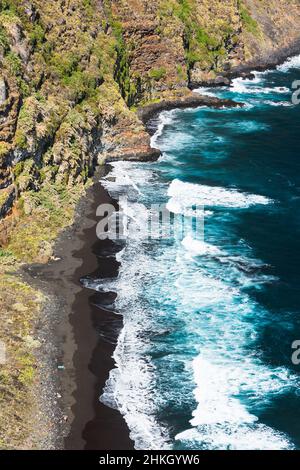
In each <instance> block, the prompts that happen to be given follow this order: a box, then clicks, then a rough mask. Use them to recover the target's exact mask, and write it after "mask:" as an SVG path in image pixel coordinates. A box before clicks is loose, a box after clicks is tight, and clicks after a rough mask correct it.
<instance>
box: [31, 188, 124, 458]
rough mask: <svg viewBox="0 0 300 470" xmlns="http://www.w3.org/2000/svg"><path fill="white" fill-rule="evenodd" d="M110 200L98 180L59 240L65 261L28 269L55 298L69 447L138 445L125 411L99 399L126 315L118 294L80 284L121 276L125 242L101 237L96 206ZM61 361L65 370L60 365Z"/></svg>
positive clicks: (57, 251) (59, 374) (58, 250)
mask: <svg viewBox="0 0 300 470" xmlns="http://www.w3.org/2000/svg"><path fill="white" fill-rule="evenodd" d="M104 202H105V203H106V202H112V200H111V198H110V197H109V195H108V194H107V192H106V191H105V190H104V189H103V188H102V186H101V185H100V183H95V184H94V186H93V187H92V188H90V189H89V190H88V194H87V196H86V197H85V198H84V200H83V201H82V203H81V204H80V205H79V208H78V215H77V218H76V222H75V223H74V225H73V226H72V227H71V228H70V229H68V230H66V231H65V232H64V233H63V235H62V236H61V237H60V239H59V241H58V243H57V246H56V249H55V256H56V257H58V258H60V259H59V260H58V261H51V262H50V263H48V264H47V265H45V266H31V267H29V268H28V270H27V272H29V273H30V275H31V276H32V277H33V278H34V279H35V280H36V283H37V284H38V286H39V287H42V289H43V290H44V291H46V292H47V293H48V294H50V301H51V302H53V305H51V306H50V309H51V310H52V311H53V320H54V322H55V327H54V328H53V329H52V331H53V334H54V335H55V338H53V340H54V341H55V343H56V351H57V353H56V357H53V361H54V362H55V361H56V364H55V368H54V370H55V371H56V373H57V377H56V378H54V380H56V379H57V380H56V381H57V383H58V387H59V389H60V393H61V395H62V398H61V403H62V408H63V409H62V411H63V414H64V415H65V417H66V418H65V419H66V426H67V431H66V432H65V434H66V437H65V439H64V445H63V447H64V448H65V449H93V450H127V449H133V443H132V441H131V440H130V438H129V430H128V427H127V425H126V423H125V421H124V419H123V417H122V416H121V414H120V413H119V412H118V411H116V410H113V409H111V408H108V407H106V406H105V405H103V404H102V403H100V401H99V396H100V395H101V392H102V390H103V387H104V385H105V382H106V380H107V378H108V376H109V371H110V370H111V369H112V368H113V367H114V360H113V359H112V355H113V352H114V349H115V346H116V342H117V338H118V335H119V332H120V330H121V328H122V317H121V316H120V315H116V314H115V313H114V310H113V301H114V299H115V297H116V294H115V293H108V294H105V295H104V294H101V293H96V292H95V291H93V290H90V289H86V288H84V287H83V286H82V284H81V283H80V279H81V278H82V277H86V276H88V277H92V278H93V277H95V278H98V279H99V278H101V277H102V276H103V277H110V276H112V277H113V276H117V275H118V268H119V266H118V263H117V261H116V259H115V257H114V254H115V253H116V251H118V250H120V249H121V246H117V245H114V244H113V243H112V242H111V241H107V240H106V241H101V240H99V239H98V238H97V235H96V225H97V223H98V222H99V220H100V219H99V218H97V217H96V209H97V207H98V205H99V204H101V203H104ZM101 306H102V307H104V308H101ZM48 309H49V305H48ZM57 312H59V314H58V315H57ZM50 321H51V317H50ZM51 340H52V339H51V338H50V341H51ZM58 365H63V367H64V369H61V368H59V369H58V368H57V366H58ZM74 386H76V389H75V390H74ZM67 417H68V418H67Z"/></svg>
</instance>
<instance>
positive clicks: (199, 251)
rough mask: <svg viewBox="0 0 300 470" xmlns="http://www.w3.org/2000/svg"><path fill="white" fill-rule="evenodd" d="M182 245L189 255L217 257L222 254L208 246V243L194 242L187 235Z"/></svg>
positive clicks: (217, 249) (213, 247) (215, 248)
mask: <svg viewBox="0 0 300 470" xmlns="http://www.w3.org/2000/svg"><path fill="white" fill-rule="evenodd" d="M182 245H183V246H184V248H185V249H186V250H188V251H189V252H190V253H192V254H194V255H198V256H204V255H210V256H217V255H221V254H222V252H221V250H219V248H217V247H216V246H213V245H210V244H209V243H206V242H204V241H201V240H196V239H194V238H193V237H192V236H191V235H187V236H186V237H185V238H184V239H183V240H182Z"/></svg>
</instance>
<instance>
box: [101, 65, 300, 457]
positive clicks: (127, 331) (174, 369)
mask: <svg viewBox="0 0 300 470" xmlns="http://www.w3.org/2000/svg"><path fill="white" fill-rule="evenodd" d="M297 79H299V80H300V57H298V58H293V59H291V60H289V61H287V62H286V63H285V64H283V65H282V66H280V67H278V68H277V69H276V70H273V71H266V72H263V73H262V72H260V73H258V72H256V73H255V79H253V80H242V79H236V80H234V82H233V85H232V86H231V87H230V88H229V87H222V88H218V89H216V88H212V89H208V88H205V89H200V90H198V92H200V93H204V94H205V93H206V94H212V95H215V96H219V97H226V98H232V99H235V100H237V101H241V102H243V103H245V106H244V108H241V109H219V110H215V109H209V108H206V107H203V108H198V109H194V110H191V109H186V110H174V111H170V112H164V113H162V114H161V115H160V117H159V120H158V130H157V132H156V134H155V135H154V136H153V139H152V145H153V146H156V147H159V148H160V149H161V150H162V152H163V155H162V157H161V158H160V160H159V161H158V162H156V163H129V162H117V163H114V164H113V165H112V171H111V172H110V174H109V175H108V176H107V177H106V178H104V179H103V184H104V186H105V187H106V188H107V189H108V191H109V192H110V194H111V195H112V196H113V197H115V198H120V197H123V196H127V197H128V201H127V202H126V203H124V202H123V203H122V202H121V210H123V211H124V212H125V213H126V214H127V215H128V216H129V218H130V223H129V235H130V236H129V238H128V240H127V243H126V246H125V248H124V249H123V251H121V252H120V253H119V254H118V259H119V261H121V268H120V273H119V277H118V278H117V279H115V280H99V282H96V283H95V284H94V286H93V287H94V288H95V289H97V290H104V291H115V292H117V294H118V298H117V300H116V307H117V310H118V312H119V313H120V314H122V315H123V316H124V328H123V331H122V332H121V335H120V337H119V341H118V345H117V348H116V351H115V353H114V358H115V362H116V368H115V369H114V370H112V371H111V373H110V377H109V380H108V381H107V384H106V387H105V390H104V392H103V394H102V396H101V398H100V399H101V400H102V401H103V402H104V403H106V404H107V405H109V406H111V407H115V408H117V409H119V410H120V412H121V413H122V414H123V416H124V418H125V420H126V422H127V424H128V426H129V429H130V432H131V437H132V439H133V440H134V442H135V447H136V449H199V450H203V449H209V450H210V449H252V450H254V449H299V448H300V393H299V391H300V389H299V379H300V377H299V372H300V366H297V365H293V363H292V360H291V356H292V352H293V351H292V348H291V344H292V342H293V341H294V340H297V339H300V289H299V282H300V250H299V248H300V213H299V203H300V165H299V158H300V133H299V122H300V105H298V106H296V105H293V104H292V102H291V95H292V88H291V87H292V83H293V81H294V80H297ZM195 92H197V91H195ZM158 203H160V204H165V205H166V207H167V208H168V210H169V211H170V212H171V213H173V214H177V215H178V214H179V215H180V214H182V215H186V216H187V217H188V216H190V215H191V213H192V214H193V216H194V217H195V218H197V217H199V218H200V217H202V219H203V217H204V238H203V237H202V238H201V236H199V237H198V236H197V233H194V232H191V233H188V234H184V236H183V237H182V236H181V233H180V232H178V233H177V232H176V231H175V235H174V236H172V237H169V238H165V239H158V238H157V239H149V238H147V236H146V235H147V233H146V225H147V222H146V221H147V217H148V216H149V212H150V211H151V210H152V209H151V205H152V204H158ZM198 205H201V206H202V205H203V206H204V211H202V212H201V211H200V212H201V213H198V212H197V211H195V206H198Z"/></svg>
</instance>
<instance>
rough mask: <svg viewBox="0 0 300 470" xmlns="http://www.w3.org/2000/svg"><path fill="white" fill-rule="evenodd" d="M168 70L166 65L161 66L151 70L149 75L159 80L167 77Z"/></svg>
mask: <svg viewBox="0 0 300 470" xmlns="http://www.w3.org/2000/svg"><path fill="white" fill-rule="evenodd" d="M166 73H167V71H166V69H165V67H159V68H158V69H152V70H150V72H149V74H148V75H149V77H150V78H152V79H153V80H156V81H159V80H161V79H162V78H164V77H165V75H166Z"/></svg>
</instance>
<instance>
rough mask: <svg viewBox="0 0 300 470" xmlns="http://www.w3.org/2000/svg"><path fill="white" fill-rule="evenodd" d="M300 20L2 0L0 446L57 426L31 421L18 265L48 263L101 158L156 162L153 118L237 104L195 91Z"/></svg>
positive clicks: (288, 34) (293, 3)
mask: <svg viewBox="0 0 300 470" xmlns="http://www.w3.org/2000/svg"><path fill="white" fill-rule="evenodd" d="M299 26H300V3H299V1H297V0H276V1H275V0H268V1H267V0H47V1H45V0H0V287H1V289H0V290H1V292H2V293H3V294H2V296H1V295H0V316H1V323H2V328H1V329H0V341H1V340H3V341H4V340H5V341H6V340H7V338H9V341H8V343H7V347H8V351H7V352H8V355H9V357H10V361H9V363H8V364H6V365H5V366H3V367H2V369H1V371H0V372H1V378H3V380H2V381H1V394H0V402H1V403H0V406H1V410H2V412H1V416H0V448H1V449H2V448H24V447H25V448H38V446H39V445H41V444H40V439H41V437H40V435H39V436H35V437H34V438H32V434H33V431H34V429H32V428H31V423H35V433H38V434H40V430H41V429H43V432H44V435H46V434H47V432H48V429H50V428H51V426H50V427H49V428H47V427H46V426H44V425H41V426H40V425H38V426H37V425H36V416H37V413H36V411H35V409H34V406H35V407H36V408H38V407H37V406H36V405H37V396H36V395H38V393H39V389H38V384H39V383H40V382H41V380H40V379H39V377H40V375H39V374H40V372H41V365H40V362H39V361H38V360H37V359H36V356H35V353H34V351H32V349H34V348H33V345H34V344H36V342H35V341H31V340H30V341H28V338H30V334H33V331H34V327H35V325H36V320H37V318H38V316H39V311H40V303H41V302H42V299H41V298H40V296H39V295H38V292H37V291H36V290H35V289H33V288H31V287H30V286H29V285H28V284H26V282H25V281H24V279H22V278H21V277H20V276H18V275H17V274H15V273H16V272H17V270H18V268H19V267H20V265H21V264H22V263H31V262H35V263H46V262H47V261H48V260H49V259H50V258H51V255H52V246H53V241H54V240H55V238H56V237H57V236H58V234H59V233H60V231H61V230H62V229H63V228H65V227H66V226H68V225H71V224H72V223H73V221H74V213H75V207H76V204H77V203H78V201H79V199H80V197H81V195H82V194H84V192H85V189H86V187H87V186H88V184H89V182H90V177H91V176H92V175H93V174H94V171H95V168H96V166H97V165H101V164H102V163H103V162H105V161H113V160H115V159H128V160H139V161H145V160H152V159H156V158H157V157H158V156H159V154H160V152H159V150H157V149H153V148H151V145H150V135H149V132H148V129H147V127H146V124H147V121H148V120H149V118H151V117H153V115H155V114H157V113H158V112H160V111H161V110H163V109H171V108H173V107H185V106H192V107H195V106H199V105H209V106H216V107H217V106H239V105H240V104H239V103H233V102H230V101H226V100H225V101H220V100H217V99H216V98H211V97H207V96H206V97H201V96H199V95H197V94H194V93H192V92H191V89H192V88H195V87H197V86H200V85H202V84H213V85H223V84H225V85H228V84H229V83H230V79H231V78H232V77H233V76H235V75H237V74H242V73H245V74H249V71H251V69H252V68H254V67H267V66H270V65H275V64H276V63H278V62H279V61H281V60H283V59H284V58H285V57H287V56H289V55H292V54H296V53H299V46H300V41H299V38H300V33H299ZM1 292H0V294H1ZM33 388H35V389H36V394H35V395H34V394H33V393H32V389H33ZM56 402H57V400H56V399H55V403H56ZM31 415H32V416H34V419H32V416H31ZM7 430H9V432H7Z"/></svg>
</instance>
